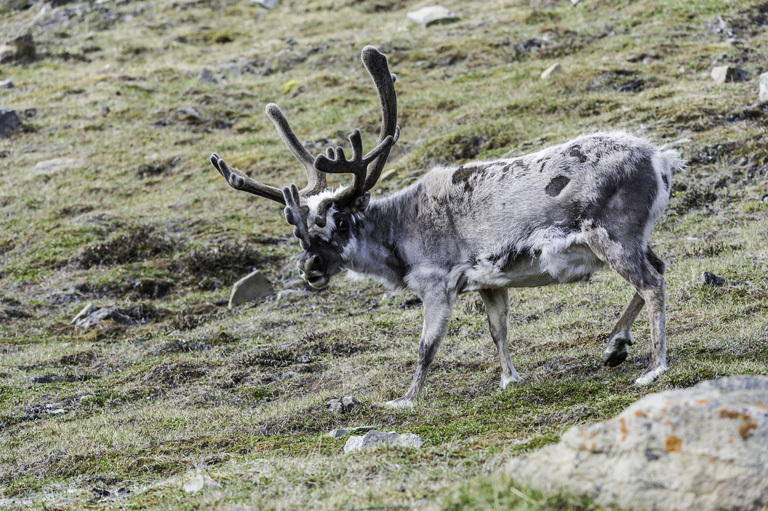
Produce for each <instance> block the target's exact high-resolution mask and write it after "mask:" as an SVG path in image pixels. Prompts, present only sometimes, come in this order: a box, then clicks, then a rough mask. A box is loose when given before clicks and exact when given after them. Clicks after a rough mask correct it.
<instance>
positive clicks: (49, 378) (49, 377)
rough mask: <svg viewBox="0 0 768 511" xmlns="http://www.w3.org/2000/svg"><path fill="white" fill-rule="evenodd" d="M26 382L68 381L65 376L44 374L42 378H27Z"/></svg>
mask: <svg viewBox="0 0 768 511" xmlns="http://www.w3.org/2000/svg"><path fill="white" fill-rule="evenodd" d="M27 381H29V382H31V383H64V382H68V381H70V379H69V378H67V377H66V376H60V375H58V374H46V375H44V376H33V377H31V378H27Z"/></svg>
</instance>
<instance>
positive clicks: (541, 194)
mask: <svg viewBox="0 0 768 511" xmlns="http://www.w3.org/2000/svg"><path fill="white" fill-rule="evenodd" d="M665 157H666V158H668V155H667V156H665V154H664V153H661V152H660V151H659V150H658V149H657V148H656V147H655V146H653V145H652V144H650V143H648V142H647V141H645V140H642V139H639V138H637V137H633V136H631V135H627V134H625V133H607V134H596V135H589V136H582V137H579V138H578V139H576V140H574V141H572V142H569V143H566V144H562V145H559V146H555V147H551V148H548V149H545V150H543V151H540V152H538V153H534V154H530V155H527V156H523V157H520V158H513V159H504V160H497V161H491V162H475V163H469V164H466V165H461V166H459V167H452V168H438V169H434V170H432V171H431V172H429V173H428V174H427V175H426V176H424V177H423V178H421V179H420V180H419V181H417V182H416V183H413V184H412V185H410V186H409V187H408V188H406V189H404V190H401V191H399V192H397V193H395V194H392V195H390V196H387V197H385V198H382V199H379V200H373V201H371V203H370V204H369V205H368V207H367V208H366V209H365V211H364V213H363V214H361V215H360V216H359V218H358V219H357V221H358V222H361V223H362V224H363V225H364V227H363V229H362V231H361V233H360V234H359V235H358V237H357V240H356V242H357V245H358V246H359V248H358V249H357V250H355V251H354V254H355V255H354V256H353V257H350V258H349V259H348V260H346V261H345V263H346V267H347V269H348V270H349V271H350V272H352V273H357V274H362V275H365V276H370V277H373V278H375V279H377V280H379V281H381V282H383V283H385V284H387V285H389V286H391V287H394V288H409V289H411V290H413V291H414V292H417V293H418V292H419V291H420V289H421V288H423V287H424V286H425V283H424V282H422V280H424V278H426V279H430V278H431V279H438V280H440V281H442V282H445V283H446V285H448V286H449V287H455V289H456V290H457V292H465V291H477V290H479V289H485V288H507V287H537V286H544V285H549V284H564V283H570V282H577V281H580V280H585V279H588V278H589V276H590V275H591V274H592V273H594V272H595V271H597V270H599V269H601V268H602V267H603V266H604V261H603V260H602V259H601V258H600V257H599V256H598V255H596V254H595V253H594V252H593V251H592V250H591V249H590V247H589V244H588V243H587V241H586V237H587V235H586V233H587V232H589V231H591V230H592V229H594V228H595V227H598V228H599V227H600V226H601V225H602V224H605V223H606V222H607V223H611V222H615V221H616V220H617V219H621V220H622V222H623V223H626V224H628V225H631V226H633V232H632V233H627V234H631V235H634V236H636V237H639V238H642V239H643V241H644V243H645V244H646V245H647V240H648V236H649V235H650V231H651V229H652V227H653V224H654V222H655V221H656V220H657V219H658V216H659V215H660V214H661V211H662V209H663V208H664V206H665V205H666V203H667V202H668V200H669V188H670V183H671V167H672V164H673V163H674V162H673V161H671V160H668V159H667V160H665ZM617 169H619V172H617ZM617 174H618V177H617ZM619 178H621V179H622V180H623V181H624V182H618V181H617V179H619ZM627 184H628V185H629V186H627ZM647 204H652V206H651V208H650V209H649V208H648V206H647ZM310 211H312V209H311V204H310ZM333 214H335V211H334V210H333V209H332V210H331V211H330V212H329V216H332V215H333ZM422 276H424V277H422Z"/></svg>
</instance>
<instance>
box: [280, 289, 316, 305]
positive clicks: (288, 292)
mask: <svg viewBox="0 0 768 511" xmlns="http://www.w3.org/2000/svg"><path fill="white" fill-rule="evenodd" d="M310 294H312V292H311V291H306V290H304V289H283V290H282V291H280V292H279V293H277V301H278V302H279V301H281V300H289V301H290V300H293V299H294V298H301V297H302V296H307V295H310Z"/></svg>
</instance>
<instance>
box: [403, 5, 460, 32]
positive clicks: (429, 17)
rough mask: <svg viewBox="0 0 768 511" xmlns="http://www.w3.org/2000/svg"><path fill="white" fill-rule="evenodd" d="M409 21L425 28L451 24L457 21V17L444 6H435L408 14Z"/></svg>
mask: <svg viewBox="0 0 768 511" xmlns="http://www.w3.org/2000/svg"><path fill="white" fill-rule="evenodd" d="M407 16H408V19H409V20H411V21H415V22H416V23H420V24H422V25H424V26H425V27H428V26H430V25H434V24H435V23H443V22H449V21H453V20H455V19H456V16H455V15H454V14H453V13H452V12H451V11H449V10H448V9H446V8H445V7H443V6H442V5H433V6H430V7H423V8H421V9H419V10H417V11H411V12H409V13H408V14H407Z"/></svg>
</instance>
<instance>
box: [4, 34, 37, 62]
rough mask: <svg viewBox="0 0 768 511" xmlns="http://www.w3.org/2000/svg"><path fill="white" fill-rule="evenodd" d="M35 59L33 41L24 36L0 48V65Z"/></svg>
mask: <svg viewBox="0 0 768 511" xmlns="http://www.w3.org/2000/svg"><path fill="white" fill-rule="evenodd" d="M33 58H35V41H34V40H33V39H32V34H26V35H23V36H20V37H17V38H16V39H13V40H11V41H8V42H7V43H5V44H4V45H3V46H0V64H5V63H8V62H24V61H29V60H32V59H33Z"/></svg>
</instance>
